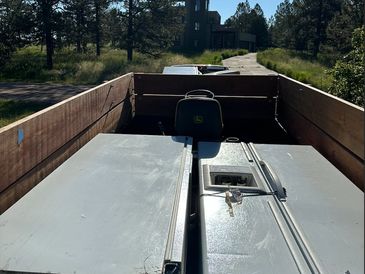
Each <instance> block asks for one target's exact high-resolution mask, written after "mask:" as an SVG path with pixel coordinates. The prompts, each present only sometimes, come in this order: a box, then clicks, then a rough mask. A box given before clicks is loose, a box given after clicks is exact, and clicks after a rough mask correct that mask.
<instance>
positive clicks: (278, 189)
mask: <svg viewBox="0 0 365 274" xmlns="http://www.w3.org/2000/svg"><path fill="white" fill-rule="evenodd" d="M259 163H260V165H261V166H262V167H265V169H266V171H267V172H268V173H269V175H270V177H271V179H272V180H270V182H271V181H272V183H273V184H272V185H271V186H272V188H273V189H274V192H275V193H276V195H277V196H278V198H279V200H285V198H286V190H285V188H284V187H283V186H282V185H281V181H280V179H279V177H278V175H277V174H276V172H275V171H274V169H273V168H272V167H271V166H270V165H269V164H268V163H267V162H265V161H264V160H260V162H259Z"/></svg>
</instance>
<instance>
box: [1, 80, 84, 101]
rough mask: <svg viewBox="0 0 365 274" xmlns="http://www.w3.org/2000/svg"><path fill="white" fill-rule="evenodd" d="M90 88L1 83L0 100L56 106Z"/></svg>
mask: <svg viewBox="0 0 365 274" xmlns="http://www.w3.org/2000/svg"><path fill="white" fill-rule="evenodd" d="M89 88H91V86H72V85H63V84H25V83H0V99H11V100H23V101H37V102H42V103H49V104H54V103H57V102H60V101H63V100H65V99H67V98H69V97H71V96H74V95H76V94H78V93H80V92H82V91H85V90H87V89H89Z"/></svg>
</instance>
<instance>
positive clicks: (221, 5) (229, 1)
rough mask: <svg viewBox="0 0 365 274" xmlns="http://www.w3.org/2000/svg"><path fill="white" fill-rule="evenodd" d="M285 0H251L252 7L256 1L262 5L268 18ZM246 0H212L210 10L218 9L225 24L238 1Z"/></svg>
mask: <svg viewBox="0 0 365 274" xmlns="http://www.w3.org/2000/svg"><path fill="white" fill-rule="evenodd" d="M283 1H284V0H256V1H255V0H249V1H248V2H249V3H250V7H251V8H253V7H254V6H255V5H256V3H257V4H259V5H260V7H261V8H262V10H263V11H264V15H265V17H266V19H269V18H270V17H271V15H274V14H275V11H276V7H277V6H278V5H279V4H280V3H281V2H283ZM240 2H245V0H210V6H209V10H216V11H218V12H219V14H220V15H221V17H222V21H221V23H222V24H223V23H224V21H226V20H227V19H228V18H229V17H230V16H232V15H233V14H234V13H235V11H236V8H237V5H238V3H240Z"/></svg>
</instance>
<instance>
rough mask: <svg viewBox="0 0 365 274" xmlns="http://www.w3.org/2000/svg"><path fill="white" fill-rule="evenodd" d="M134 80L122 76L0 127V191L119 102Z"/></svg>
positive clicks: (129, 76) (127, 76)
mask: <svg viewBox="0 0 365 274" xmlns="http://www.w3.org/2000/svg"><path fill="white" fill-rule="evenodd" d="M132 80H133V79H132V74H127V75H124V76H121V77H119V78H116V79H114V80H112V81H110V82H107V83H105V84H103V85H100V86H98V87H95V88H93V89H90V90H87V91H85V92H83V93H81V94H78V95H76V96H74V97H71V98H69V99H67V100H65V101H63V102H60V103H58V104H56V105H53V106H51V107H49V108H47V109H44V110H42V111H40V112H37V113H35V114H34V115H31V116H29V117H27V118H25V119H22V120H20V121H18V122H15V123H13V124H11V125H8V126H6V127H4V128H2V129H0V167H1V169H0V192H1V191H3V190H4V189H6V188H7V187H8V186H10V185H11V184H13V183H14V182H15V181H17V180H18V179H19V178H20V177H22V176H23V175H24V174H25V173H27V172H28V171H30V170H31V169H33V168H34V167H35V166H36V165H37V164H39V163H40V162H42V161H43V160H45V159H46V158H47V157H48V156H49V155H51V154H52V153H54V152H55V151H56V150H58V149H59V148H61V147H62V146H63V145H64V144H66V143H67V142H68V141H69V140H71V139H72V138H74V137H75V136H77V135H78V134H79V133H80V132H81V131H83V130H84V129H85V128H87V127H88V126H90V125H91V124H93V123H94V122H95V121H96V120H98V119H99V118H100V117H102V116H103V115H104V114H106V113H107V112H108V111H110V109H112V108H113V107H114V106H116V105H118V104H119V103H120V102H121V101H122V100H123V99H124V98H125V97H126V95H127V93H128V89H129V85H130V83H131V81H132ZM18 130H21V131H22V132H23V134H24V139H23V140H22V142H21V143H20V144H18Z"/></svg>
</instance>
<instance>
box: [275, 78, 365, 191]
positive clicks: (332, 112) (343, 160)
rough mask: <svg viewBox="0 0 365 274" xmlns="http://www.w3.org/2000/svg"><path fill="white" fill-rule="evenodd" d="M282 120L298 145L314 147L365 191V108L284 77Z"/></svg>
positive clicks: (281, 85) (280, 110)
mask: <svg viewBox="0 0 365 274" xmlns="http://www.w3.org/2000/svg"><path fill="white" fill-rule="evenodd" d="M278 115H279V121H280V122H281V123H282V124H283V125H284V127H285V128H286V129H287V130H288V132H289V134H291V135H292V136H293V137H295V138H296V140H297V141H298V143H299V144H308V145H312V146H313V147H315V148H316V149H317V150H318V151H319V152H320V153H321V154H322V155H323V156H325V157H326V158H327V159H328V160H329V161H331V162H332V164H334V165H335V166H336V167H337V168H338V169H339V170H340V171H341V172H342V173H344V174H345V175H346V176H347V177H348V178H349V179H350V180H352V181H353V182H354V183H355V184H356V185H357V186H358V187H359V188H361V189H364V181H365V178H364V109H363V108H360V107H358V106H355V105H353V104H350V103H348V102H346V101H344V100H341V99H339V98H337V97H335V96H332V95H329V94H327V93H325V92H322V91H320V90H318V89H315V88H312V87H310V86H308V85H304V84H302V83H300V82H298V81H295V80H293V79H291V78H288V77H286V76H284V75H280V76H279V107H278Z"/></svg>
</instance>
